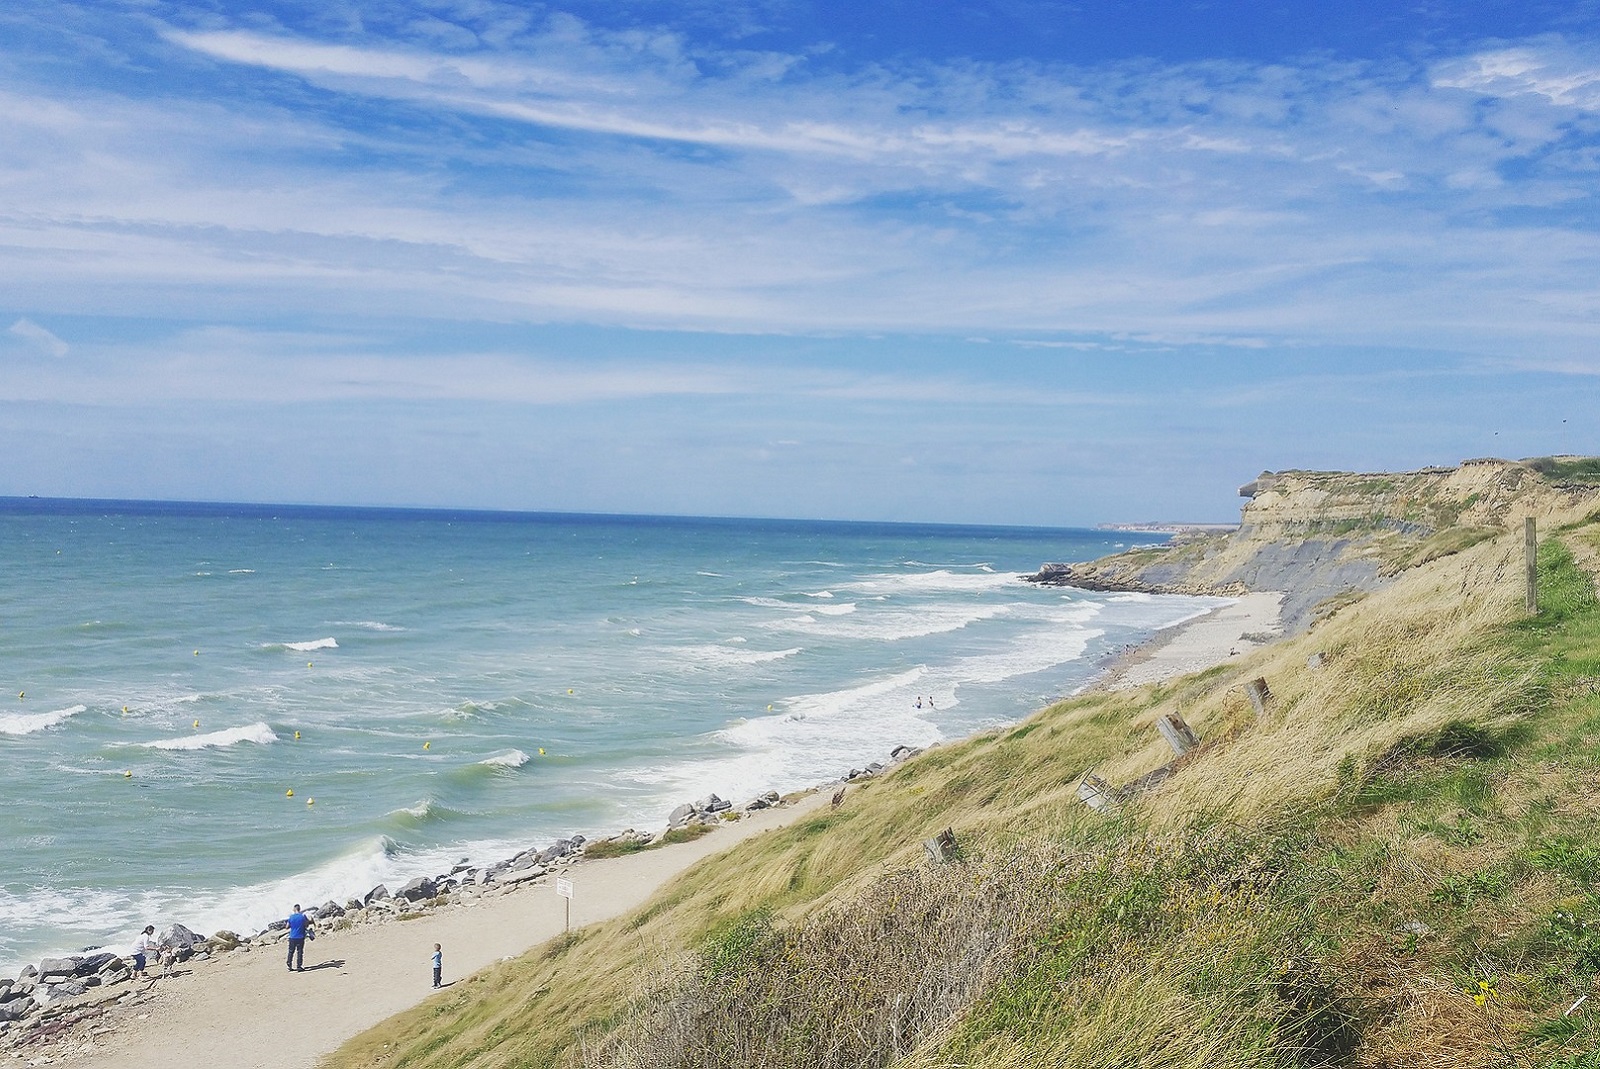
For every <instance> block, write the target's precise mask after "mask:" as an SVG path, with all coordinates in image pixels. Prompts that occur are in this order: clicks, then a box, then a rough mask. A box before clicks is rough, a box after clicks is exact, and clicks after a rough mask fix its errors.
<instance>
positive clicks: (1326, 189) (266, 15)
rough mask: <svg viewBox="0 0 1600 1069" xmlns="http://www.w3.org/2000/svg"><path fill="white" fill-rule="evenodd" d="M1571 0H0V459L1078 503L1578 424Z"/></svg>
mask: <svg viewBox="0 0 1600 1069" xmlns="http://www.w3.org/2000/svg"><path fill="white" fill-rule="evenodd" d="M1597 194H1600V10H1597V4H1596V2H1594V0H1579V2H1572V0H1564V2H1561V3H1543V2H1539V0H1524V2H1517V3H1512V2H1508V0H1507V2H1502V0H1484V2H1478V3H1473V2H1471V0H1459V2H1450V3H1446V2H1444V0H1419V2H1415V3H1404V2H1402V3H1394V2H1384V3H1376V2H1368V0H1352V2H1346V3H1342V4H1337V5H1323V4H1312V3H1308V2H1304V0H1302V2H1301V3H1299V4H1284V3H1267V2H1263V3H1245V2H1230V0H1215V2H1203V3H1196V2H1189V0H1146V2H1142V3H1139V4H1125V3H1116V4H1112V3H1103V2H1099V0H1083V2H1069V0H987V2H984V0H963V2H959V3H947V2H945V0H918V2H917V3H909V2H904V0H878V2H874V3H861V2H859V0H851V2H848V3H846V2H837V3H834V2H827V3H824V2H814V0H813V2H806V0H716V2H709V0H671V2H668V0H573V2H556V3H553V4H543V3H531V2H516V3H510V2H497V0H307V2H303V3H302V2H298V0H295V2H290V0H262V2H260V3H250V2H235V0H229V2H220V0H213V2H200V3H189V2H168V0H101V2H72V0H48V2H47V0H6V3H5V4H4V5H3V6H0V495H29V494H37V495H40V496H47V497H48V496H58V497H110V498H145V499H179V500H204V501H260V502H293V503H314V504H352V505H410V506H441V507H460V508H490V509H517V510H554V511H581V512H612V513H651V514H654V513H659V514H676V515H724V516H727V515H731V516H768V517H796V518H826V519H862V520H905V521H928V522H958V523H996V524H1038V525H1069V526H1070V525H1089V524H1093V523H1098V522H1138V521H1151V520H1162V521H1185V520H1187V521H1227V520H1230V519H1234V518H1236V517H1237V515H1238V509H1239V506H1240V504H1241V501H1240V499H1239V498H1238V496H1237V489H1238V487H1239V485H1240V484H1242V483H1244V482H1247V481H1249V480H1250V479H1251V478H1253V477H1254V476H1255V475H1256V474H1257V473H1259V472H1261V471H1264V470H1284V469H1290V468H1309V469H1329V470H1361V471H1384V470H1406V469H1411V468H1416V467H1421V466H1424V465H1430V464H1452V463H1456V462H1459V461H1460V460H1463V459H1467V458H1471V457H1481V456H1502V457H1510V458H1517V457H1529V456H1538V455H1545V454H1551V453H1569V452H1576V453H1595V452H1600V441H1597V440H1596V433H1595V428H1596V424H1597V417H1600V344H1597V343H1600V200H1597Z"/></svg>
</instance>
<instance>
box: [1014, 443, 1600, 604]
mask: <svg viewBox="0 0 1600 1069" xmlns="http://www.w3.org/2000/svg"><path fill="white" fill-rule="evenodd" d="M1239 493H1240V495H1241V496H1242V497H1245V498H1248V499H1249V500H1248V503H1247V504H1246V505H1245V506H1244V509H1243V511H1242V514H1241V516H1240V524H1239V528H1238V530H1237V531H1234V532H1233V533H1231V534H1225V535H1200V536H1191V537H1179V538H1175V539H1174V540H1173V541H1172V542H1169V543H1167V544H1166V545H1162V546H1154V547H1145V548H1141V549H1137V550H1131V551H1129V552H1126V553H1119V554H1115V555H1113V556H1110V557H1102V558H1101V559H1099V560H1095V561H1090V562H1087V563H1083V564H1046V565H1045V566H1044V567H1043V568H1041V569H1040V570H1039V572H1038V573H1036V574H1035V575H1033V576H1030V577H1029V578H1030V579H1031V580H1032V581H1033V582H1037V583H1046V584H1052V585H1063V586H1077V587H1083V588H1085V589H1089V590H1135V591H1146V592H1149V593H1163V594H1224V595H1234V594H1240V593H1244V592H1247V591H1265V590H1277V591H1282V592H1283V593H1284V602H1283V623H1284V628H1285V630H1286V631H1288V632H1289V633H1290V634H1295V633H1298V632H1300V631H1303V630H1305V629H1306V628H1307V627H1309V626H1310V625H1311V624H1312V623H1314V622H1315V621H1316V619H1317V617H1318V615H1319V610H1320V609H1324V608H1328V607H1330V606H1333V605H1337V604H1340V603H1341V602H1342V601H1344V600H1347V599H1349V598H1351V597H1355V596H1358V595H1361V594H1365V593H1370V592H1371V591H1373V590H1377V589H1379V588H1380V587H1382V586H1384V585H1385V584H1387V583H1389V582H1390V581H1392V580H1393V579H1394V577H1395V576H1397V575H1399V574H1400V573H1401V572H1403V571H1405V570H1407V569H1409V568H1414V567H1416V566H1418V565H1420V564H1425V563H1427V562H1428V561H1431V560H1436V559H1438V558H1439V557H1442V556H1447V555H1449V554H1452V553H1457V552H1460V551H1461V550H1463V549H1466V548H1468V547H1470V546H1472V545H1475V544H1477V543H1479V542H1482V541H1484V540H1486V539H1488V538H1492V537H1494V536H1495V535H1497V534H1500V533H1502V532H1504V531H1506V530H1509V529H1510V528H1512V527H1516V526H1520V525H1521V523H1522V522H1523V520H1524V518H1526V517H1532V518H1533V519H1534V520H1535V521H1536V522H1537V523H1538V524H1539V525H1540V526H1541V527H1544V526H1547V525H1549V524H1552V523H1565V522H1571V521H1572V520H1574V519H1576V518H1578V517H1581V516H1584V515H1587V514H1589V513H1591V512H1593V511H1594V510H1595V509H1597V508H1600V460H1596V459H1595V458H1577V457H1541V458H1534V459H1530V460H1522V461H1510V460H1496V459H1481V460H1468V461H1465V462H1463V463H1462V464H1460V465H1459V466H1457V467H1448V468H1447V467H1436V468H1424V469H1422V470H1420V471H1409V472H1393V473H1369V474H1351V473H1348V472H1322V471H1280V472H1263V473H1262V474H1261V475H1260V476H1258V477H1257V478H1256V479H1254V480H1253V481H1251V482H1250V483H1247V484H1246V485H1245V486H1243V487H1241V488H1240V490H1239Z"/></svg>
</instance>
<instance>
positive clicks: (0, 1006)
mask: <svg viewBox="0 0 1600 1069" xmlns="http://www.w3.org/2000/svg"><path fill="white" fill-rule="evenodd" d="M33 1006H34V1002H33V999H31V998H14V999H12V1000H11V1001H9V1002H0V1021H20V1020H21V1019H22V1018H23V1017H25V1016H27V1014H28V1011H29V1010H31V1009H33Z"/></svg>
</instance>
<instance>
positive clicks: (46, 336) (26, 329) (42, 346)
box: [6, 318, 68, 357]
mask: <svg viewBox="0 0 1600 1069" xmlns="http://www.w3.org/2000/svg"><path fill="white" fill-rule="evenodd" d="M6 333H7V334H11V335H13V336H15V337H18V338H21V339H22V340H23V341H25V342H27V343H28V344H29V345H31V346H32V347H33V348H35V349H37V350H39V351H40V352H41V353H44V354H46V355H48V356H54V357H62V356H66V355H67V350H68V345H67V343H66V342H64V341H62V340H61V339H60V338H58V337H56V336H55V335H54V334H52V333H51V332H50V331H48V330H46V329H45V328H44V327H41V326H40V325H39V324H37V323H35V322H34V321H33V320H31V319H27V318H23V319H19V320H17V321H16V322H15V323H13V324H11V326H9V327H7V328H6Z"/></svg>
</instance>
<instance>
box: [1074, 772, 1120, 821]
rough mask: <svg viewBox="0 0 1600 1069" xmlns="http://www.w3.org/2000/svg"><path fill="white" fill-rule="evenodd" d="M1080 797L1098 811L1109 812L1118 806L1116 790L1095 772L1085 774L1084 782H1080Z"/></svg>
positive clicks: (1085, 803)
mask: <svg viewBox="0 0 1600 1069" xmlns="http://www.w3.org/2000/svg"><path fill="white" fill-rule="evenodd" d="M1078 797H1079V798H1080V799H1081V800H1082V801H1083V804H1084V805H1086V806H1088V807H1089V808H1090V809H1093V810H1094V811H1095V812H1096V813H1107V812H1110V811H1111V810H1113V809H1115V808H1116V807H1117V792H1116V790H1115V789H1114V788H1113V787H1112V786H1111V784H1109V783H1107V782H1106V781H1105V780H1103V779H1101V778H1100V777H1099V776H1097V775H1095V774H1094V773H1093V772H1085V773H1084V774H1083V782H1081V783H1079V784H1078Z"/></svg>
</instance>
